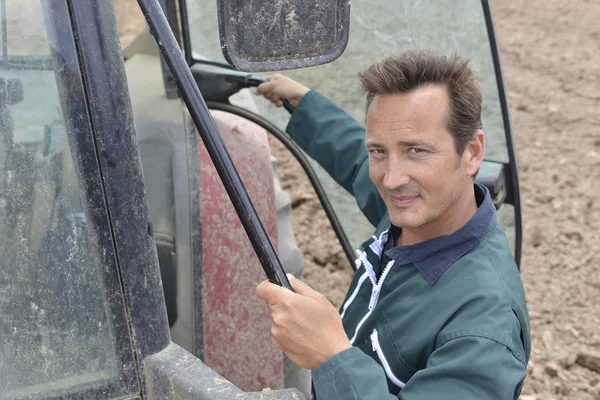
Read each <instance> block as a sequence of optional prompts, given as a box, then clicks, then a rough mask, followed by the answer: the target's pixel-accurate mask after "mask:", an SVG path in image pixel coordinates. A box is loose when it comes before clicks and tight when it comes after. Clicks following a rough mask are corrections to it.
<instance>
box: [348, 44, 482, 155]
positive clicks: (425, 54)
mask: <svg viewBox="0 0 600 400" xmlns="http://www.w3.org/2000/svg"><path fill="white" fill-rule="evenodd" d="M468 64H469V60H468V59H463V58H461V57H459V56H458V55H456V54H454V55H453V56H452V57H450V58H446V57H444V56H438V55H436V54H434V53H432V52H430V51H407V52H404V53H400V54H396V55H393V56H390V57H387V58H385V59H383V60H381V61H378V62H376V63H374V64H372V65H370V66H369V67H368V68H367V69H366V70H364V71H362V72H360V73H359V74H358V76H359V79H360V82H361V84H362V87H363V89H364V91H365V92H366V93H367V110H368V109H369V106H370V105H371V102H372V101H373V98H374V97H375V96H377V95H387V94H400V93H409V92H411V91H413V90H415V89H418V88H419V87H422V86H424V85H428V84H437V85H443V86H445V87H446V89H447V90H448V95H449V98H450V106H449V110H448V111H449V113H448V120H447V123H446V124H447V127H448V130H449V131H450V133H451V134H452V135H453V136H454V144H455V146H456V151H457V152H458V154H462V153H463V152H464V150H465V148H466V147H467V144H468V143H469V141H471V139H473V137H474V134H475V132H476V131H477V130H478V129H481V91H480V90H479V86H478V81H479V80H478V78H477V77H476V76H475V75H474V74H473V71H471V69H470V68H469V66H468Z"/></svg>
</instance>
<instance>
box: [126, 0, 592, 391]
mask: <svg viewBox="0 0 600 400" xmlns="http://www.w3.org/2000/svg"><path fill="white" fill-rule="evenodd" d="M115 3H116V4H117V7H118V10H119V11H120V13H119V26H120V29H121V31H122V40H123V42H124V43H127V42H128V41H130V40H131V39H132V38H133V37H134V36H135V32H136V31H137V30H138V29H140V26H141V25H140V24H139V22H136V21H139V19H138V18H135V17H139V12H138V11H137V9H136V7H137V5H136V2H135V1H133V0H115ZM493 13H494V18H495V21H496V30H497V35H498V40H499V43H500V50H501V56H502V61H503V66H504V72H505V80H506V86H507V89H508V97H509V104H510V107H511V116H512V127H513V133H514V137H515V140H516V147H517V156H518V160H519V169H520V174H521V190H522V199H523V200H522V203H523V220H524V240H523V259H522V271H523V272H522V276H523V281H524V283H525V288H526V293H527V301H528V306H529V311H530V316H531V325H532V336H533V350H532V355H531V361H530V363H529V366H528V369H529V375H528V377H527V380H526V383H525V387H524V389H523V395H522V396H521V398H522V399H526V400H542V399H543V400H552V399H555V400H558V399H581V400H588V399H589V400H592V399H600V357H599V356H598V355H599V354H600V329H599V327H600V274H598V273H597V266H598V265H599V264H600V244H599V243H600V233H599V232H600V212H599V207H600V199H599V198H598V197H599V195H600V185H599V184H598V183H597V182H598V180H599V179H600V134H599V133H598V126H600V107H599V106H600V25H598V23H597V21H598V20H600V2H598V1H597V0H577V1H572V2H565V1H563V0H511V1H509V0H504V1H500V0H497V1H495V2H493ZM273 148H274V153H275V154H276V155H277V157H278V160H279V171H280V177H281V181H282V186H283V188H284V189H285V190H287V191H288V192H289V193H290V196H291V197H292V200H293V203H294V205H295V208H294V221H293V224H294V229H295V232H296V239H297V241H298V243H299V246H300V248H301V249H302V251H303V253H304V255H305V280H306V281H307V282H308V283H309V284H310V285H311V286H312V287H314V288H315V289H316V290H319V291H321V292H323V293H325V294H326V295H327V296H328V298H329V299H330V300H331V301H332V303H334V304H335V305H339V304H340V303H341V301H342V300H343V297H344V295H345V291H346V288H347V286H348V283H349V281H350V279H351V275H352V273H351V269H350V267H349V266H348V263H347V260H346V259H345V257H344V255H343V253H342V251H341V249H340V248H339V247H336V246H334V245H331V244H332V243H335V240H334V235H333V232H332V231H331V229H330V227H329V225H328V223H327V222H326V221H327V220H326V217H325V214H324V212H323V211H322V209H321V208H320V206H319V203H318V201H317V199H316V196H315V195H314V193H313V192H312V189H311V187H310V185H309V183H308V181H307V180H305V179H303V178H302V173H301V171H300V168H299V166H298V165H297V163H296V162H295V161H294V160H292V159H291V158H290V157H289V156H288V155H286V152H285V151H284V150H282V149H281V148H280V146H278V145H277V144H276V143H273Z"/></svg>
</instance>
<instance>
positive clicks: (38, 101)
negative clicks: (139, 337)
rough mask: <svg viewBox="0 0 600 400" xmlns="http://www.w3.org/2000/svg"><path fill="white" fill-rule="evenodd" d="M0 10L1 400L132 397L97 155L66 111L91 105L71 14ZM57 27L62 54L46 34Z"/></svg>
mask: <svg viewBox="0 0 600 400" xmlns="http://www.w3.org/2000/svg"><path fill="white" fill-rule="evenodd" d="M0 1H1V3H2V15H1V26H2V29H0V31H2V32H4V33H3V35H2V48H3V49H5V50H6V49H8V52H5V51H4V52H3V57H2V59H1V62H0V316H1V317H0V399H15V398H25V397H27V398H34V397H35V398H56V397H60V398H113V397H117V396H118V397H120V396H124V395H126V394H131V393H132V391H133V392H136V391H137V386H136V383H135V379H136V378H135V371H134V368H133V357H132V354H131V351H129V352H128V351H127V347H124V348H123V347H122V346H119V345H120V344H122V343H123V341H125V343H127V344H128V345H129V348H130V346H131V345H130V343H129V336H128V334H127V330H126V329H125V330H124V334H123V333H121V332H122V331H123V327H122V326H120V325H119V324H121V325H122V324H123V323H124V322H123V321H125V317H124V309H123V304H122V298H121V296H120V295H119V292H118V289H117V290H115V289H114V284H113V281H114V280H115V279H116V271H114V272H113V271H110V270H109V269H110V268H109V267H110V265H111V264H108V265H107V263H106V262H105V260H106V258H107V257H106V255H107V251H108V250H107V247H106V246H103V245H102V243H103V242H102V239H101V237H102V236H106V235H107V233H106V232H101V231H100V229H98V226H100V225H104V226H105V227H106V228H108V226H109V224H108V217H107V216H106V210H105V209H103V208H101V207H100V208H97V207H92V199H91V198H90V193H93V191H92V190H91V189H90V187H89V183H88V182H87V179H83V176H84V172H83V171H82V167H81V165H82V163H83V161H82V160H83V159H84V158H86V157H88V158H89V157H90V156H95V153H94V150H93V147H91V148H90V153H91V154H85V152H84V146H82V145H81V141H82V138H83V137H86V136H88V137H89V136H91V128H90V123H89V120H88V116H87V115H86V114H85V113H83V114H81V113H79V114H78V115H76V116H74V115H73V113H72V110H70V109H69V108H68V107H67V106H66V105H67V104H68V103H69V102H74V103H78V104H85V103H84V99H83V101H82V99H74V98H73V97H74V96H76V92H78V91H81V93H83V91H82V89H81V87H82V86H81V80H80V79H81V78H80V76H79V72H78V69H77V68H78V67H77V64H76V63H75V64H74V65H75V67H73V64H68V63H67V62H66V60H67V59H71V60H76V53H75V48H74V43H73V38H72V36H71V34H70V31H69V29H70V27H69V20H68V10H67V7H66V3H61V2H60V1H54V2H52V3H49V2H40V1H39V0H0ZM50 4H51V5H50ZM57 21H58V22H57ZM57 25H58V26H60V29H61V33H60V35H58V34H56V30H55V31H54V32H53V36H54V40H55V41H57V42H58V39H57V37H58V36H60V40H62V41H65V40H66V44H64V43H63V45H62V46H61V47H62V48H61V49H60V51H61V52H62V53H61V54H60V55H59V53H58V52H59V50H57V49H54V50H55V51H54V52H51V49H50V46H49V37H50V35H48V34H47V32H49V31H52V29H51V27H52V26H54V27H56V26H57ZM65 28H66V30H65ZM65 32H66V33H67V34H66V35H65ZM69 48H70V49H71V52H69V51H65V49H69ZM40 55H43V57H41V58H40V57H39V56H40ZM41 59H44V60H45V61H44V62H41V63H40V60H41ZM69 68H71V69H70V70H69ZM67 70H68V72H67ZM67 74H68V75H69V80H70V85H69V86H68V87H66V86H64V85H63V83H64V79H65V78H64V76H65V75H67ZM69 97H70V98H71V100H66V99H67V98H69ZM84 107H85V106H84ZM84 109H85V108H84ZM74 118H76V124H74V122H73V119H74ZM75 126H76V131H75V129H74V127H75ZM100 199H101V201H102V197H100ZM101 204H102V203H101ZM107 230H108V229H107ZM109 254H112V253H109ZM113 274H114V277H112V275H113ZM127 370H128V372H127ZM124 377H126V378H124ZM132 378H133V382H134V384H133V387H132V384H131V382H132Z"/></svg>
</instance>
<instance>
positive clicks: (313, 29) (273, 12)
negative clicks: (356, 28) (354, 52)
mask: <svg viewBox="0 0 600 400" xmlns="http://www.w3.org/2000/svg"><path fill="white" fill-rule="evenodd" d="M217 4H218V11H219V30H220V36H221V49H222V50H223V55H224V56H225V58H226V59H227V61H228V62H229V63H230V64H231V65H233V66H234V67H235V68H236V69H239V70H242V71H280V70H284V69H291V68H303V67H311V66H315V65H321V64H325V63H328V62H331V61H333V60H335V59H337V58H338V57H339V56H340V55H341V54H342V53H343V52H344V49H345V48H346V45H347V44H348V37H349V31H350V1H348V0H318V1H314V0H276V1H272V0H266V1H265V0H218V2H217Z"/></svg>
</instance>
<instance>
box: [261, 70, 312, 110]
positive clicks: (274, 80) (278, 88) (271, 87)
mask: <svg viewBox="0 0 600 400" xmlns="http://www.w3.org/2000/svg"><path fill="white" fill-rule="evenodd" d="M267 79H268V80H269V82H265V83H261V84H260V85H258V87H257V88H256V94H259V95H261V94H262V95H263V96H264V97H265V98H266V99H267V100H269V101H270V102H271V103H273V104H275V106H276V107H281V106H283V100H284V99H285V100H287V101H289V102H290V104H291V105H292V106H293V107H297V106H298V103H299V102H300V100H301V99H302V97H304V95H305V94H306V93H308V91H309V90H310V89H309V88H307V87H306V86H304V85H302V84H300V83H298V82H296V81H294V80H292V79H290V78H287V77H285V76H283V75H281V74H275V75H270V76H267Z"/></svg>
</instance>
